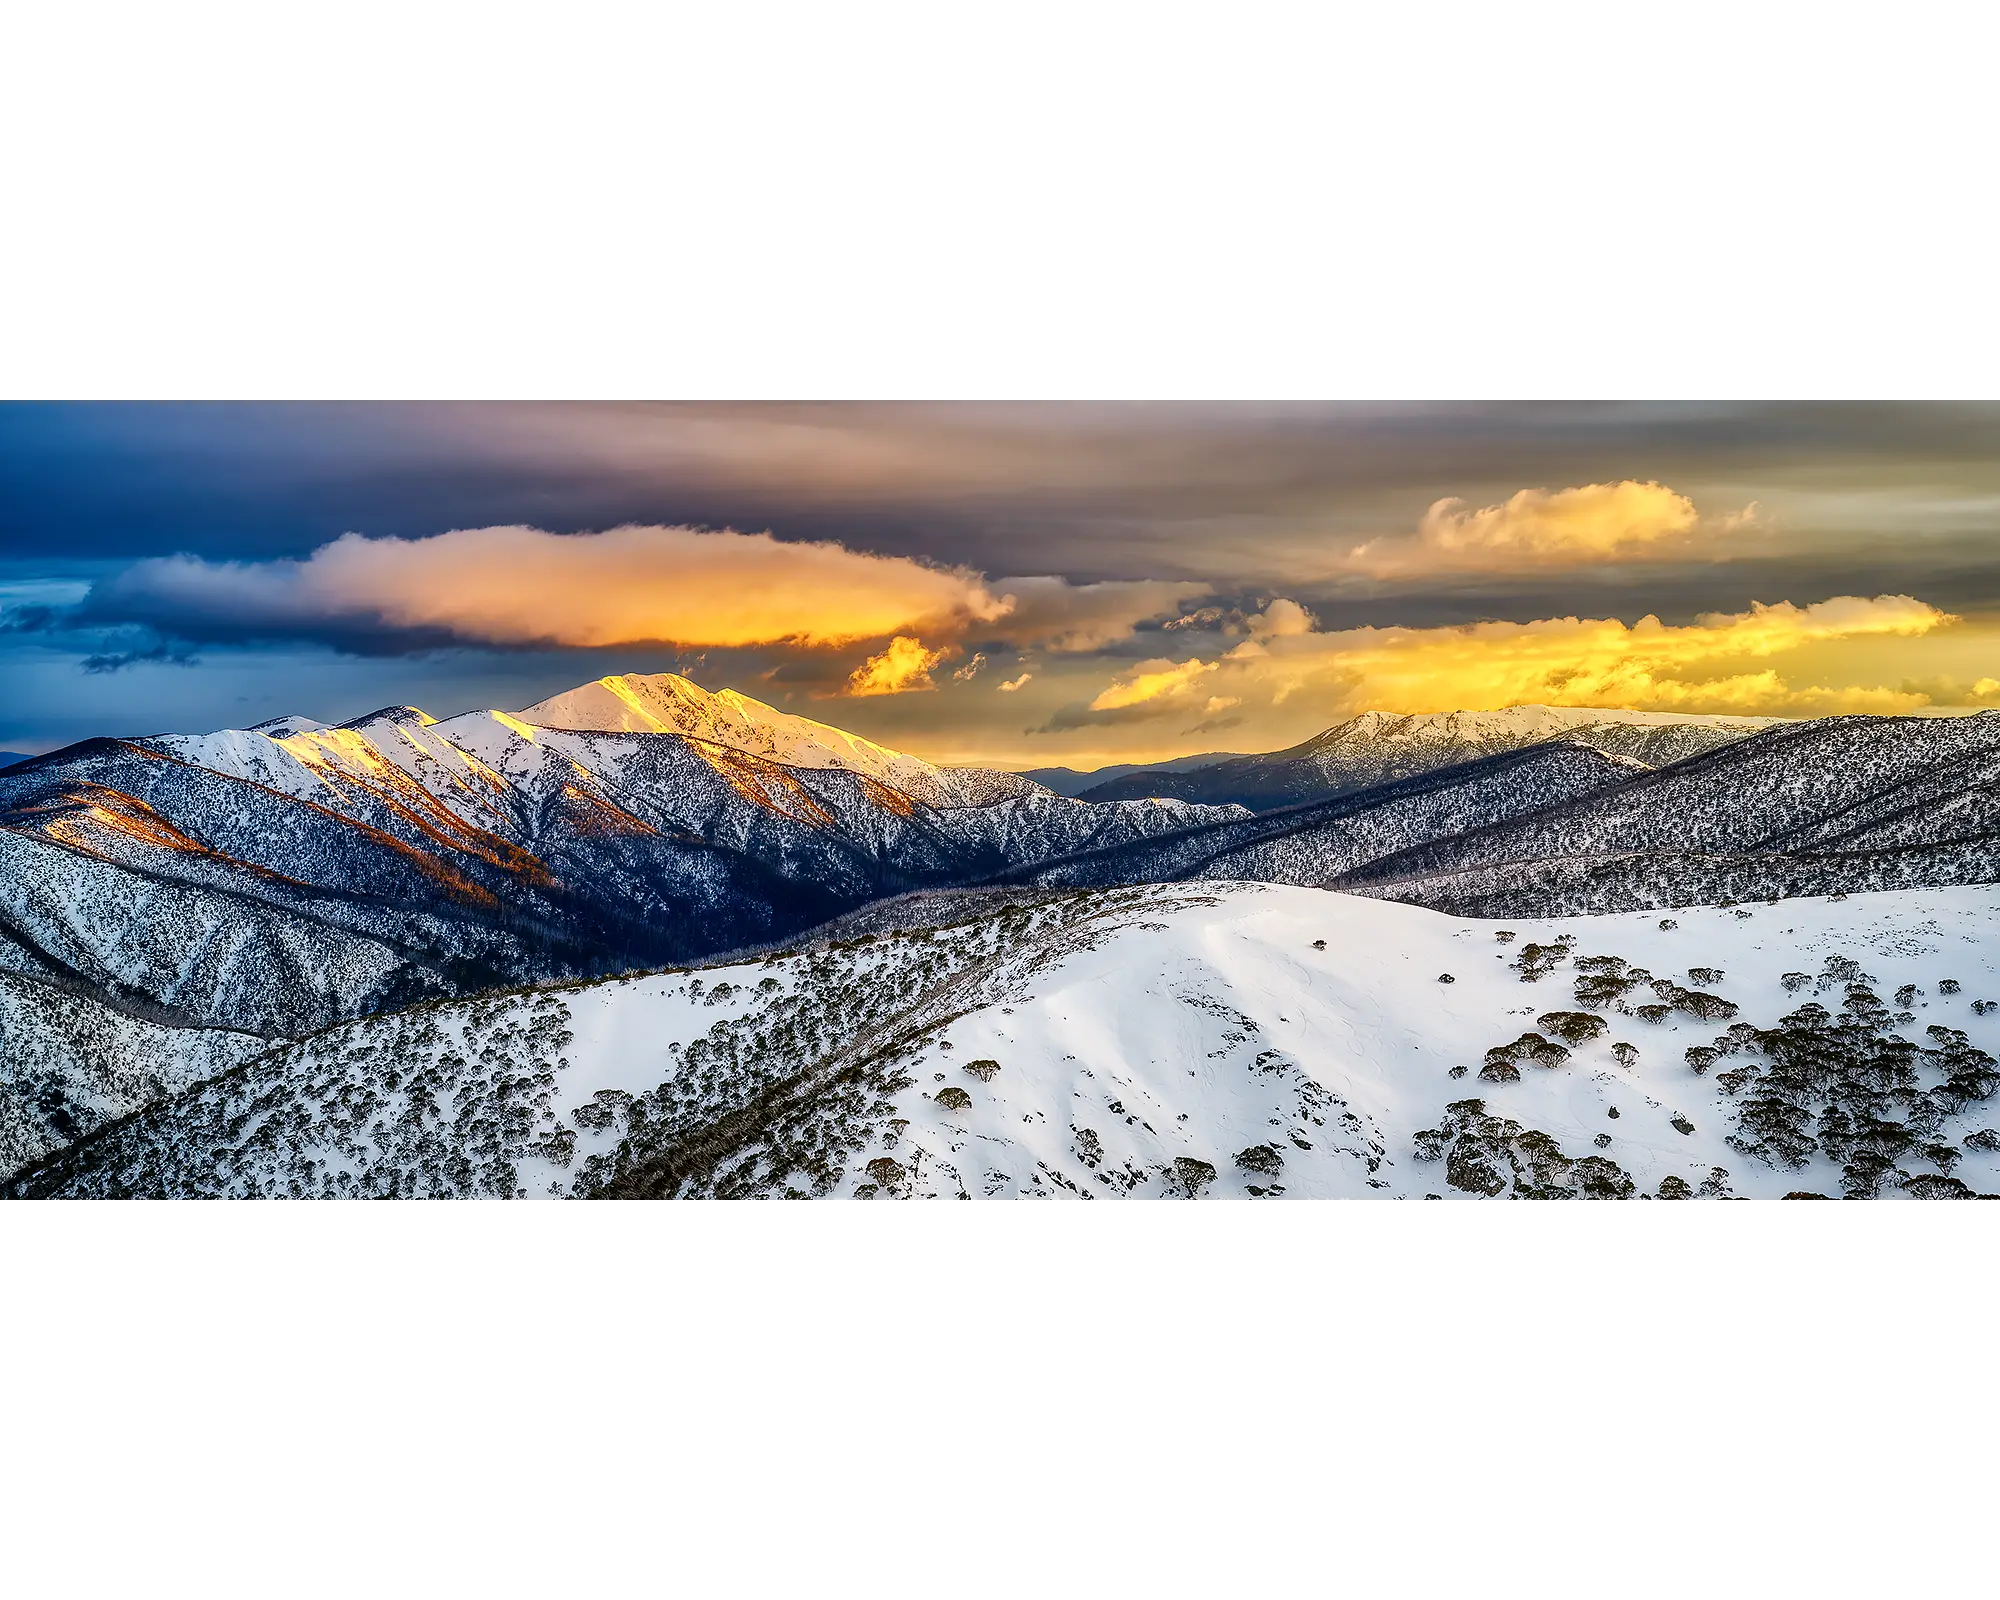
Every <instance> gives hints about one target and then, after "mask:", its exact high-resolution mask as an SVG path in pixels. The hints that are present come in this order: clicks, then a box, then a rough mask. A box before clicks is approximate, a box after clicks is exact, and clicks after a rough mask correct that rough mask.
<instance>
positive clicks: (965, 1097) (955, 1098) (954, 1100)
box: [931, 1083, 972, 1111]
mask: <svg viewBox="0 0 2000 1600" xmlns="http://www.w3.org/2000/svg"><path fill="white" fill-rule="evenodd" d="M931 1098H932V1099H933V1100H935V1101H937V1103H938V1104H939V1105H941V1106H943V1107H944V1108H945V1110H947V1111H967V1110H970V1109H971V1107H972V1096H971V1095H969V1094H967V1093H966V1092H965V1091H964V1090H963V1089H961V1088H959V1086H958V1085H957V1084H955V1083H953V1084H947V1085H946V1086H945V1087H944V1088H942V1089H940V1090H938V1092H937V1093H936V1094H934V1095H932V1096H931Z"/></svg>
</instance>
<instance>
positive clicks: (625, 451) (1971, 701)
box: [0, 402, 2000, 771]
mask: <svg viewBox="0 0 2000 1600" xmlns="http://www.w3.org/2000/svg"><path fill="white" fill-rule="evenodd" d="M1996 522H2000V406H1993V405H1971V404H1955V403H1954V404H1930V403H1924V404H1879V405H1878V404H1838V403H1816V404H1804V405H1801V404H1786V405H1770V404H1697V403H1672V404H1639V403H1607V404H1576V405H1568V404H1547V403H1506V404H1450V405H1411V404H1400V405H1361V404H1349V403H1342V404H1327V405H1306V404H1287V405H1249V404H1239V405H1229V404H1167V405H1162V404H1081V403H1069V402H1064V403H1010V404H990V405H987V404H935V405H904V404H874V403H852V404H783V405H765V404H720V405H699V404H678V403H676V404H663V405H636V406H635V405H597V404H588V403H570V404H509V403H484V402H482V403H460V404H411V403H400V402H399V403H384V404H375V403H363V404H343V405H316V404H233V403H232V404H201V405H174V404H136V405H98V404H68V405H43V404H28V403H10V404H8V405H5V406H0V526H4V527H5V528H6V530H7V533H6V544H5V547H4V553H0V673H4V675H5V677H6V679H7V681H8V683H9V685H10V693H9V694H8V696H7V697H6V699H5V702H4V703H0V750H9V751H19V752H23V753H27V754H40V753H46V752H47V751H50V750H53V749H57V748H60V747H62V746H64V745H67V744H70V743H73V742H75V741H76V740H78V739H80V738H87V737H95V736H112V737H117V736H142V735H144V734H146V733H152V732H165V731H177V732H182V731H184V732H193V731H209V730H213V729H218V728H224V727H237V728H241V727H247V726H251V725H254V724H255V723H258V722H261V721H265V720H267V719H269V718H271V717H274V716H279V715H310V716H312V717H314V718H315V719H317V720H322V721H326V722H329V723H337V722H342V721H347V720H351V719H352V718H354V717H356V716H358V715H361V714H364V713H366V712H367V711H369V710H371V709H373V708H375V707H378V706H383V705H390V704H400V703H412V704H417V705H421V706H424V707H425V708H426V710H428V711H430V712H431V713H432V714H433V715H440V716H452V715H457V714H460V713H462V712H463V711H466V710H477V709H487V708H492V709H502V708H508V707H520V706H526V705H530V704H533V703H534V702H536V701H537V700H540V699H543V698H547V697H548V696H551V695H554V694H558V693H561V692H563V691H565V690H567V689H570V688H573V687H576V686H578V685H581V684H585V683H588V682H591V681H594V680H596V679H599V678H602V677H605V676H608V675H614V674H621V673H622V674H634V673H651V672H660V671H677V672H680V673H682V674H683V675H685V676H688V677H689V678H690V679H691V680H692V681H695V682H698V683H701V684H702V685H703V686H704V687H707V688H718V687H722V686H727V687H733V688H735V689H737V690H738V691H739V692H740V693H743V694H745V695H748V696H750V697H752V698H754V699H757V700H760V701H763V702H764V703H766V704H769V705H771V706H773V707H774V708H776V709H778V710H782V711H787V712H790V713H792V714H794V715H800V716H806V717H809V718H811V719H812V720H814V721H818V722H823V723H827V724H829V725H832V726H835V727H839V728H842V729H845V730H849V731H851V732H853V733H855V734H857V735H859V736H861V737H864V738H867V739H869V740H872V741H874V742H876V743H879V744H882V745H885V746H887V747H889V748H892V749H896V750H902V751H907V752H909V753H911V754H913V755H918V756H921V757H923V758H924V759H926V760H929V761H932V762H934V763H936V764H939V765H951V766H968V765H980V766H991V767H997V768H1002V769H1007V770H1014V771H1027V770H1034V769H1036V768H1053V767H1067V768H1070V769H1072V770H1078V771H1090V770H1096V769H1098V768H1101V767H1106V766H1116V765H1123V764H1143V763H1150V762H1158V761H1163V760H1170V759H1177V758H1182V757H1187V756H1192V755H1199V754H1208V753H1213V752H1216V751H1230V752H1241V753H1263V752H1270V751H1276V750H1282V749H1287V748H1290V747H1291V746H1293V745H1296V744H1299V743H1301V742H1303V741H1304V740H1306V739H1309V738H1311V737H1313V736H1314V735H1315V734H1317V733H1319V732H1321V731H1323V730H1324V729H1326V728H1328V727H1330V726H1333V725H1335V724H1336V723H1339V722H1341V721H1345V720H1347V719H1348V718H1350V717H1352V716H1355V715H1358V714H1360V713H1361V712H1363V711H1364V710H1379V711H1382V712H1385V713H1389V714H1395V715H1409V714H1426V713H1435V712H1446V711H1466V710H1478V709H1504V708H1507V707H1511V706H1520V705H1533V704H1545V705H1552V706H1556V707H1559V708H1569V709H1576V708H1599V709H1604V710H1614V711H1633V710H1641V711H1656V712H1662V713H1669V714H1698V715H1725V716H1727V715H1747V716H1764V717H1777V718H1782V719H1800V718H1810V717H1814V716H1821V715H1829V714H1838V713H1842V712H1863V713H1905V714H1908V713H1916V714H1923V715H1954V714H1962V713H1966V712H1971V711H1976V710H1980V709H1984V708H1987V707H1990V706H1994V705H2000V669H1996V666H1995V663H1996V662H2000V553H1996V543H1995V541H1994V540H1993V538H1992V536H1991V535H1992V530H1993V528H1994V526H1995V524H1996Z"/></svg>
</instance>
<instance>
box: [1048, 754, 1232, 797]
mask: <svg viewBox="0 0 2000 1600" xmlns="http://www.w3.org/2000/svg"><path fill="white" fill-rule="evenodd" d="M1242 759H1243V757H1242V756H1241V755H1240V754H1237V753H1235V752H1224V751H1213V752H1210V753H1209V754H1206V755H1196V756H1175V757H1174V758H1173V759H1172V760H1170V761H1121V762H1116V763H1114V764H1113V765H1111V766H1108V767H1097V768H1095V769H1093V770H1092V771H1089V772H1079V771H1078V770H1077V769H1076V768H1075V767H1031V768H1029V769H1028V770H1027V771H1026V772H1024V773H1022V774H1021V776H1022V777H1024V778H1027V779H1029V780H1031V781H1032V782H1035V783H1039V784H1040V785H1041V786H1042V787H1043V788H1044V789H1052V790H1054V791H1055V792H1056V793H1057V794H1066V795H1071V796H1074V797H1078V798H1081V797H1082V796H1084V795H1086V794H1088V793H1089V792H1090V791H1091V790H1093V789H1098V788H1102V787H1103V786H1104V785H1105V784H1107V783H1110V782H1111V781H1112V780H1113V779H1115V778H1128V777H1132V776H1135V775H1137V774H1141V773H1177V772H1193V771H1195V770H1196V769H1197V768H1200V767H1212V766H1214V765H1215V764H1216V763H1217V762H1220V761H1241V760H1242ZM1127 798H1132V799H1151V798H1154V797H1153V796H1150V795H1133V796H1128V797H1127Z"/></svg>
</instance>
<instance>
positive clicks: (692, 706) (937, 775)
mask: <svg viewBox="0 0 2000 1600" xmlns="http://www.w3.org/2000/svg"><path fill="white" fill-rule="evenodd" d="M518 715H519V717H520V720H521V721H522V722H525V723H529V724H531V725H532V726H534V727H538V728H571V729H578V730H585V731H598V732H610V733H672V734H682V735H685V736H686V737H687V738H690V739H700V740H703V741H705V742H707V743H709V744H717V745H721V746H723V747H725V748H727V749H730V750H740V751H742V752H743V753H744V754H746V755H753V756H761V757H762V758H763V759H765V760H766V761H774V762H776V763H777V764H778V765H779V766H782V767H801V768H804V769H806V770H807V771H813V772H817V771H825V770H829V769H830V770H834V771H845V772H858V773H861V774H863V775H865V776H867V777H870V778H873V779H875V780H876V781H877V782H878V783H885V784H888V785H889V786H890V787H891V788H894V789H899V790H901V791H902V792H903V793H904V794H906V795H909V796H911V797H912V798H913V799H917V800H921V801H922V802H924V804H926V805H932V806H963V805H985V804H989V803H990V802H992V801H994V800H999V799H1006V798H1016V797H1019V796H1021V795H1025V794H1031V793H1033V792H1034V790H1035V789H1036V787H1037V786H1036V785H1035V784H1034V783H1033V782H1032V781H1031V780H1030V779H1028V778H1026V777H1023V776H1021V775H1019V774H1017V773H1012V772H994V771H989V770H987V769H985V768H948V767H934V766H932V765H931V764H930V763H929V762H928V761H924V760H922V759H920V758H919V757H917V756H911V755H905V754H903V752H901V751H900V750H890V749H887V748H886V747H884V746H882V745H879V744H875V743H873V742H872V741H870V740H867V739H863V738H861V737H860V736H859V735H857V734H852V733H848V732H846V731H845V730H844V729H840V728H834V727H829V726H828V725H827V724H826V723H824V722H814V721H812V720H811V719H810V718H808V717H797V716H793V715H792V714H791V713H790V712H787V711H779V710H777V709H776V708H775V707H772V706H767V705H765V704H764V703H763V702H762V701H761V700H752V699H751V698H750V697H749V696H748V695H744V694H738V693H737V692H736V691H735V690H734V689H724V690H722V691H721V692H719V693H715V694H711V693H710V692H709V691H708V690H706V689H704V688H702V687H701V686H700V685H699V684H696V683H693V682H691V681H690V680H689V679H687V678H683V677H681V676H679V675H678V674H676V673H672V672H659V673H652V674H633V675H631V676H628V677H612V678H599V679H598V680H597V681H596V682H595V683H586V684H584V685H582V686H581V687H580V688H576V689H571V690H569V691H567V692H566V693H564V694H559V695H555V696H553V697H551V698H550V699H547V700H541V701H537V702H536V703H535V704H534V705H531V706H529V707H528V708H527V709H526V710H524V711H522V712H520V713H518Z"/></svg>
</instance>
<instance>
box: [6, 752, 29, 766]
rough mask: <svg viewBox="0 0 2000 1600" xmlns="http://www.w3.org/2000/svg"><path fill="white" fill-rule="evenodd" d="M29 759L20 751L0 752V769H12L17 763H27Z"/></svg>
mask: <svg viewBox="0 0 2000 1600" xmlns="http://www.w3.org/2000/svg"><path fill="white" fill-rule="evenodd" d="M28 759H29V757H28V755H27V754H26V753H25V752H24V751H20V750H0V767H11V766H12V765H13V764H14V763H15V762H16V761H26V760H28Z"/></svg>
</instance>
